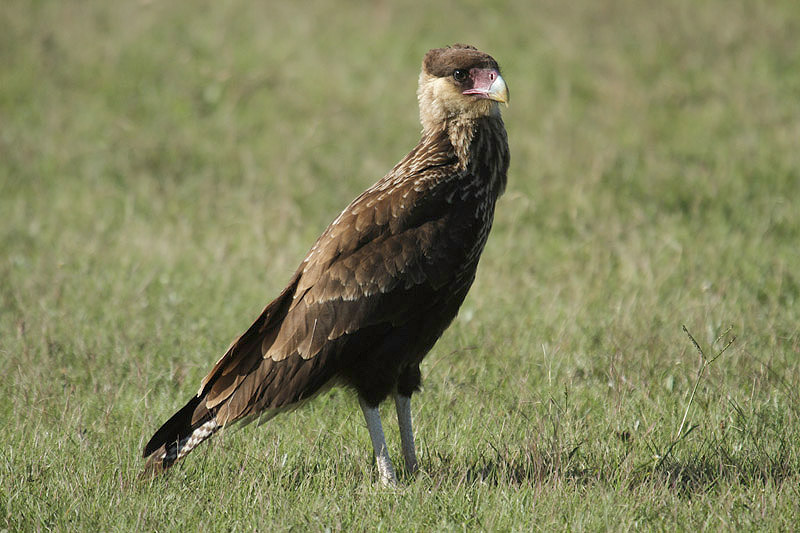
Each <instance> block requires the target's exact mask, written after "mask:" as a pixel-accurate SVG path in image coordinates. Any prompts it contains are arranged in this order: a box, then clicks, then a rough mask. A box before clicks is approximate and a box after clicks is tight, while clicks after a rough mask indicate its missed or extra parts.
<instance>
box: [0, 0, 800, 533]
mask: <svg viewBox="0 0 800 533" xmlns="http://www.w3.org/2000/svg"><path fill="white" fill-rule="evenodd" d="M484 4H485V3H484V2H468V3H467V4H466V5H458V4H455V3H451V2H441V3H436V4H435V5H436V7H433V6H429V7H426V8H424V9H422V8H420V7H418V6H415V5H414V4H413V3H386V2H384V3H377V4H375V5H371V6H368V7H364V6H362V4H361V3H356V2H347V3H345V2H341V3H333V2H321V1H318V2H312V3H310V4H308V3H305V4H303V6H302V7H300V4H299V3H298V5H297V6H295V5H294V3H291V2H274V3H269V6H267V4H266V3H265V5H255V3H251V2H241V1H235V2H227V3H226V2H198V3H191V4H189V3H174V2H146V1H141V2H125V3H120V2H116V3H115V2H101V1H98V0H91V1H86V2H53V1H44V0H42V1H23V0H11V1H10V2H6V3H5V4H4V5H3V8H2V9H0V27H2V28H3V30H2V31H0V217H1V218H2V223H0V372H2V376H3V379H2V380H1V381H0V400H2V401H0V530H2V529H4V528H5V529H8V530H10V531H17V530H21V531H22V530H24V531H36V530H58V531H75V530H92V531H94V530H100V531H131V530H139V531H150V530H159V531H172V530H174V531H247V530H259V531H266V530H290V529H293V530H296V531H305V530H312V531H315V530H316V531H321V530H325V529H330V530H334V531H335V530H342V531H357V530H367V529H368V530H375V529H379V530H389V529H394V530H398V531H407V530H412V531H413V530H419V531H431V530H436V531H442V530H444V531H448V530H500V531H511V530H516V531H528V530H537V529H538V530H546V531H550V530H574V531H579V530H585V531H597V530H613V531H617V530H629V529H643V530H680V531H683V530H697V529H701V528H703V529H705V528H709V529H726V530H739V529H741V530H754V529H760V530H789V529H793V528H794V527H796V524H797V523H799V522H800V503H798V502H800V490H799V489H798V487H799V486H800V395H799V394H798V390H800V266H798V265H800V209H798V199H800V150H798V147H799V146H800V105H799V104H798V99H799V98H800V47H798V45H797V37H798V35H800V7H798V4H797V3H796V2H793V1H790V0H786V1H774V2H750V1H744V0H709V1H707V2H694V1H690V0H676V1H673V2H661V1H655V0H654V1H644V2H630V1H624V0H609V1H606V2H594V1H590V0H580V1H577V2H556V1H544V2H536V3H532V2H525V1H520V2H514V3H499V2H498V3H496V4H494V5H491V6H486V5H484ZM458 41H466V42H470V43H473V44H476V45H477V46H479V47H481V48H483V49H485V50H487V51H489V52H490V53H492V54H493V55H494V56H495V57H496V58H497V59H498V61H499V62H500V63H501V65H502V66H503V68H504V77H505V78H506V80H507V81H508V84H509V86H510V89H511V96H512V101H511V106H510V107H509V108H508V109H507V110H504V113H505V117H506V124H507V127H508V132H509V138H510V142H511V149H512V166H511V170H510V175H509V188H508V192H507V193H506V195H505V196H504V197H503V198H502V199H501V201H500V204H499V206H498V211H497V219H496V222H495V228H494V230H493V234H492V236H491V238H490V241H489V244H488V246H487V249H486V251H485V253H484V257H483V260H482V263H481V268H480V269H479V273H478V280H477V282H476V284H475V286H474V288H473V290H472V292H471V293H470V296H469V297H468V299H467V301H466V303H465V306H464V308H463V309H462V312H461V314H460V316H459V318H458V319H457V320H456V322H455V323H454V324H453V326H452V327H451V328H450V330H448V332H447V333H446V334H445V336H444V337H443V338H442V340H441V341H440V342H439V343H438V344H437V346H436V347H435V349H434V350H433V352H432V353H431V354H430V356H429V357H428V358H427V359H426V362H425V364H424V366H423V374H424V380H425V390H424V392H423V393H422V394H420V395H418V396H416V397H415V402H414V405H413V411H414V416H415V419H416V435H417V441H418V446H419V448H420V459H421V468H422V470H421V472H420V473H419V475H418V476H417V477H416V478H415V479H408V478H404V479H402V480H401V481H402V488H401V489H398V490H386V489H382V488H380V487H379V486H377V485H376V482H375V479H376V476H375V472H374V468H373V467H372V463H371V448H370V444H369V438H368V435H367V432H366V429H365V427H364V422H363V420H362V418H361V414H360V411H359V409H358V407H357V403H356V401H355V398H354V397H353V395H352V394H351V393H350V392H348V391H345V390H336V391H334V392H332V393H330V394H328V395H325V396H323V397H321V398H319V399H317V400H316V401H315V402H314V403H312V404H310V405H308V406H307V407H304V408H303V409H301V410H299V411H297V412H294V413H291V414H289V415H285V416H282V417H279V418H278V419H276V420H274V421H272V422H270V423H269V424H267V425H265V426H261V427H255V426H250V427H247V428H245V429H243V430H241V431H228V432H226V433H225V434H223V435H222V436H221V437H220V438H217V439H214V441H213V442H212V443H211V444H210V445H208V446H205V447H204V448H203V449H201V450H198V451H197V452H196V453H194V454H192V456H190V457H189V459H188V460H187V461H185V462H184V463H183V464H182V465H181V466H180V467H178V468H176V469H174V471H173V472H172V473H171V474H170V475H169V476H166V477H164V478H161V479H158V480H155V481H154V482H152V483H141V482H139V481H138V480H137V477H136V476H137V474H138V472H139V471H140V469H141V466H142V461H141V459H140V453H141V449H142V446H143V444H144V442H145V441H146V440H147V439H148V438H149V437H150V435H151V434H152V432H153V431H154V430H155V429H156V427H157V426H158V425H159V424H160V423H161V422H163V421H164V420H165V418H166V417H167V416H169V415H170V414H172V412H173V411H174V410H175V409H176V408H177V407H179V406H180V405H182V402H184V401H185V400H186V399H188V397H189V396H190V395H191V394H193V393H194V392H195V390H196V388H197V385H198V383H199V380H200V379H201V377H202V376H203V375H204V374H205V372H206V371H207V370H208V369H209V367H210V365H211V364H212V363H213V362H214V361H215V360H216V358H217V357H218V356H219V355H220V354H221V353H222V351H223V350H224V349H225V348H226V346H227V345H228V343H229V342H230V340H231V339H233V338H234V337H235V336H236V335H238V334H239V333H241V331H242V330H243V329H244V328H245V327H247V326H248V325H249V324H250V321H251V320H252V319H253V318H254V317H255V316H256V315H257V313H258V312H259V311H260V310H261V308H262V307H263V305H265V304H266V303H267V302H268V301H269V299H271V298H272V297H274V296H275V295H276V294H277V293H278V291H279V290H280V289H281V288H282V286H283V284H284V283H285V282H286V281H287V280H288V278H289V276H290V275H291V273H292V272H293V270H294V268H295V267H296V265H297V263H298V262H299V261H300V259H301V258H302V257H303V255H304V254H305V252H306V251H307V249H308V247H309V246H310V245H311V243H312V242H313V240H314V239H315V238H316V236H317V234H318V233H319V232H320V231H321V230H322V229H323V228H324V227H325V226H326V225H327V224H328V223H329V222H330V220H332V219H333V218H334V217H335V216H336V214H337V213H338V212H339V210H340V209H341V208H342V207H344V206H345V205H346V204H347V203H348V202H349V201H350V200H351V199H352V198H353V197H355V195H357V194H358V193H359V192H360V191H361V190H363V189H364V188H365V187H367V186H368V185H370V184H371V183H372V182H374V181H375V180H377V179H378V178H379V177H380V176H382V175H383V174H384V173H385V172H386V171H387V170H388V169H389V168H390V167H391V166H392V165H393V164H394V163H395V162H396V161H397V160H398V159H399V158H400V157H402V156H403V155H404V154H405V152H406V151H407V150H408V149H410V148H411V147H412V146H413V145H414V143H416V141H417V138H418V132H419V125H418V122H417V114H416V113H417V111H416V100H415V94H414V92H415V88H416V77H417V74H418V68H419V63H420V59H421V57H422V55H423V54H424V52H425V51H426V50H427V49H429V48H432V47H437V46H441V45H444V44H448V43H452V42H458ZM683 325H685V326H686V328H687V329H688V331H689V332H690V333H691V335H692V336H693V337H694V338H695V339H697V341H698V343H699V345H700V348H701V349H702V351H703V353H704V355H705V357H706V358H708V359H709V360H710V359H711V358H712V357H714V356H715V355H716V354H719V353H720V352H722V351H723V348H724V347H725V345H726V344H727V343H728V342H729V341H731V340H732V339H733V338H734V336H735V340H734V341H733V343H732V344H731V345H730V346H729V347H728V348H727V350H725V351H724V353H722V354H721V355H720V356H719V358H718V359H716V360H715V361H714V362H713V363H711V364H710V365H709V366H708V368H707V369H705V372H704V373H702V375H700V377H699V378H698V370H699V369H701V365H702V364H703V361H702V359H701V357H700V354H699V353H698V351H697V349H696V348H695V346H694V345H693V343H692V341H691V340H690V338H689V336H687V335H686V333H684V331H683V330H682V326H683ZM729 327H730V328H731V330H730V331H729V332H728V333H727V334H726V333H725V332H726V331H727V330H728V328H729ZM720 335H722V338H721V339H719V340H716V339H717V337H718V336H720ZM696 383H697V384H698V385H697V388H696V392H695V393H694V395H693V396H692V392H693V390H694V387H695V384H696ZM690 398H691V401H690ZM386 407H387V409H385V414H384V423H385V426H386V427H387V430H388V439H389V443H390V447H391V451H392V453H393V456H394V457H395V460H396V461H399V459H400V454H399V436H398V433H397V429H396V424H395V421H394V416H393V413H392V412H391V411H392V409H390V408H389V406H388V405H387V406H386ZM687 408H688V411H687ZM685 413H688V414H687V416H686V423H685V425H684V428H683V432H682V433H681V435H680V436H679V435H677V432H678V429H679V427H681V422H682V420H683V418H684V414H685Z"/></svg>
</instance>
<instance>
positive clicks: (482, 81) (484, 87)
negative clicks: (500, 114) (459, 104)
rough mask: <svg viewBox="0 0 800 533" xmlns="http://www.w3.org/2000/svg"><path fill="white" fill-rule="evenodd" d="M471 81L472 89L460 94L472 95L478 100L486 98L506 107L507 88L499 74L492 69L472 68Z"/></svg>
mask: <svg viewBox="0 0 800 533" xmlns="http://www.w3.org/2000/svg"><path fill="white" fill-rule="evenodd" d="M470 76H471V77H472V80H473V86H472V89H467V90H466V91H464V92H463V93H461V94H474V95H475V96H477V97H479V98H488V99H489V100H494V101H495V102H500V103H502V104H506V105H508V87H507V86H506V82H505V80H504V79H503V77H502V76H500V73H499V72H497V71H496V70H494V69H480V68H474V69H472V70H471V71H470Z"/></svg>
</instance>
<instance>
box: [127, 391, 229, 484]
mask: <svg viewBox="0 0 800 533" xmlns="http://www.w3.org/2000/svg"><path fill="white" fill-rule="evenodd" d="M220 428H221V426H220V425H219V424H217V421H216V419H215V418H214V415H212V414H211V413H210V412H209V411H208V409H206V407H205V402H203V398H200V397H197V396H195V397H193V398H192V399H191V400H189V403H187V404H186V405H184V406H183V408H182V409H181V410H180V411H178V412H177V413H175V414H174V415H172V418H170V419H169V420H167V421H166V422H165V423H164V425H162V426H161V427H160V428H159V429H158V431H156V433H155V435H153V437H152V438H151V439H150V442H148V443H147V444H146V445H145V447H144V454H143V457H145V458H146V459H147V461H146V462H145V465H144V471H143V472H142V474H141V476H142V477H154V476H156V475H158V474H161V473H162V472H164V471H165V470H166V469H167V468H169V467H170V466H172V465H173V464H174V463H175V462H176V461H178V460H179V459H182V458H183V457H184V456H186V454H188V453H189V452H191V451H192V450H193V449H194V448H195V447H197V445H198V444H200V443H201V442H203V441H204V440H206V439H207V438H209V437H210V436H211V435H213V434H214V433H216V432H217V430H218V429H220Z"/></svg>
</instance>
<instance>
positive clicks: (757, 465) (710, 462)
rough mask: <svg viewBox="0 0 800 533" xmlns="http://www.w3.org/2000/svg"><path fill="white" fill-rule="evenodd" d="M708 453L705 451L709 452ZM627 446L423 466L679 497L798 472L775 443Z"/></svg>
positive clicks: (784, 478)
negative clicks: (658, 453)
mask: <svg viewBox="0 0 800 533" xmlns="http://www.w3.org/2000/svg"><path fill="white" fill-rule="evenodd" d="M709 452H710V453H709ZM634 455H636V456H640V457H641V456H642V453H641V450H638V451H636V452H635V453H634V450H632V449H630V448H629V449H628V450H627V451H626V452H623V453H622V454H621V455H620V456H619V457H616V458H615V459H613V460H608V458H607V457H600V456H597V457H591V456H585V455H584V454H582V453H581V445H577V446H574V447H571V448H570V447H567V448H564V449H560V450H558V451H557V452H555V453H554V452H553V451H552V450H546V451H545V450H537V449H535V448H530V449H517V450H510V449H502V450H500V449H496V448H493V447H492V448H491V451H490V452H488V453H485V454H482V455H481V456H480V457H478V458H477V459H475V460H473V461H471V462H468V463H467V464H466V465H465V464H464V462H463V459H461V460H455V459H453V458H452V457H449V456H447V455H444V454H440V453H435V454H434V456H433V457H432V458H431V460H430V461H428V464H427V465H425V467H426V468H425V469H426V470H427V472H428V473H429V474H430V475H431V477H432V478H433V479H434V480H435V479H436V478H444V479H443V480H442V481H443V482H444V483H447V482H448V481H446V480H449V482H454V483H456V484H459V483H467V484H472V483H486V484H490V485H494V486H498V487H501V486H518V487H522V486H550V487H552V486H559V485H565V484H566V485H575V486H590V485H595V484H601V485H607V486H615V487H618V488H620V489H627V490H633V491H637V490H640V489H648V488H662V489H668V490H671V491H675V492H677V493H678V494H679V495H681V496H682V497H687V498H691V497H692V496H693V495H697V494H702V493H706V492H709V491H711V490H713V489H714V487H716V486H717V485H719V484H721V483H722V484H726V485H738V486H743V487H748V486H757V485H767V486H772V487H780V486H782V485H783V484H784V483H786V482H791V483H794V482H795V480H797V479H798V475H799V474H800V468H798V464H797V455H796V454H795V453H793V452H792V450H791V447H789V446H788V444H787V443H785V442H781V443H780V444H779V445H778V446H777V447H776V448H775V449H774V450H773V452H772V453H766V452H763V451H761V452H755V451H754V452H753V453H750V454H748V453H740V454H737V455H734V454H731V453H730V450H728V449H726V448H724V447H716V448H713V449H705V450H703V451H701V452H699V453H696V454H694V455H688V456H686V457H683V456H682V455H679V456H678V457H677V458H669V459H667V460H665V461H661V460H660V458H652V459H650V460H646V461H641V462H640V463H639V464H635V463H634V459H633V456H634Z"/></svg>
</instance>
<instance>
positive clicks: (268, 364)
mask: <svg viewBox="0 0 800 533" xmlns="http://www.w3.org/2000/svg"><path fill="white" fill-rule="evenodd" d="M418 98H419V108H420V121H421V122H422V139H421V140H420V141H419V144H418V145H417V146H416V147H415V148H414V149H413V150H411V152H410V153H409V154H408V155H407V156H405V157H404V158H403V160H402V161H400V162H399V163H398V164H397V165H396V166H395V167H394V168H393V169H392V170H391V171H390V172H389V173H388V174H387V175H386V176H385V177H384V178H383V179H381V180H380V181H378V182H377V183H376V184H375V185H373V186H372V187H370V188H369V189H367V190H366V191H364V193H362V194H361V195H360V196H359V197H358V198H356V199H355V200H354V201H353V202H352V203H351V204H350V205H349V206H347V208H345V210H344V211H342V213H341V214H340V215H339V216H338V217H337V218H336V220H334V221H333V223H332V224H331V225H330V226H328V228H327V229H326V230H325V231H324V232H323V233H322V236H320V238H319V239H318V240H317V242H316V243H315V244H314V246H312V247H311V250H310V251H309V252H308V255H307V256H306V258H305V259H303V262H302V263H301V264H300V267H299V268H298V269H297V272H295V274H294V276H292V279H291V281H290V282H289V285H288V286H287V287H286V288H285V289H284V290H283V292H282V293H281V294H280V295H279V296H278V297H277V298H276V299H275V300H273V301H272V302H271V303H270V304H269V305H267V307H266V308H265V309H264V311H263V312H262V313H261V316H259V317H258V319H257V320H256V321H255V322H254V323H253V325H252V326H250V328H249V329H248V330H247V331H246V332H245V333H244V334H243V335H242V336H241V337H239V338H238V339H237V340H236V341H235V342H234V343H233V344H232V345H231V347H230V348H228V351H227V352H226V353H225V355H223V356H222V358H221V359H220V360H219V361H217V364H216V365H214V368H213V369H211V372H209V374H208V375H207V376H206V377H205V379H203V381H202V382H201V383H200V390H199V391H198V393H197V396H194V397H193V398H192V399H191V400H189V403H187V404H186V405H185V406H184V407H183V408H182V409H181V410H180V411H178V412H177V413H175V414H174V415H173V416H172V418H170V419H169V420H168V421H167V422H166V423H165V424H164V425H163V426H161V428H159V430H158V431H156V433H155V435H153V438H151V439H150V442H148V443H147V445H146V446H145V447H144V457H146V458H147V463H146V465H145V473H158V472H161V471H163V470H165V469H167V468H169V467H170V466H171V465H172V464H174V463H175V461H177V460H179V459H181V458H182V457H184V456H185V455H186V454H188V453H189V452H191V451H192V450H193V449H194V448H195V447H196V446H197V445H198V444H200V443H201V442H203V441H204V440H206V439H207V438H209V437H211V436H212V435H213V434H214V433H215V432H216V431H218V430H220V429H222V428H224V427H225V426H227V425H229V424H232V423H234V422H238V421H249V420H253V419H255V418H258V419H259V420H260V421H265V420H268V419H269V418H271V417H273V416H275V415H276V414H277V413H279V412H281V411H285V410H287V409H291V408H293V407H296V406H298V405H299V404H301V403H302V402H303V401H305V400H308V399H309V398H311V397H312V396H314V395H315V394H317V393H319V392H320V391H322V390H325V389H326V387H327V386H330V385H334V384H342V385H346V386H349V387H351V388H352V389H355V391H356V393H357V395H358V400H359V403H360V404H361V409H362V410H363V412H364V418H365V419H366V422H367V429H368V430H369V435H370V438H371V439H372V446H373V449H374V451H375V457H376V461H377V466H378V472H379V475H380V479H381V481H382V482H383V483H385V484H394V483H395V482H396V478H395V473H394V468H393V466H392V462H391V460H390V459H389V454H388V451H387V448H386V440H385V438H384V435H383V428H382V426H381V419H380V414H379V412H378V404H380V403H381V402H382V401H383V400H384V399H386V397H387V396H389V394H392V395H393V396H394V401H395V406H396V407H397V418H398V423H399V426H400V435H401V439H402V449H403V456H404V458H405V464H406V468H407V469H408V470H409V471H410V472H414V471H415V470H416V469H417V458H416V452H415V450H414V437H413V433H412V430H411V409H410V406H411V395H412V394H413V393H414V392H415V391H417V390H418V389H419V386H420V379H421V377H420V370H419V364H420V362H421V361H422V358H423V357H425V354H427V353H428V351H429V350H430V349H431V348H432V347H433V345H434V343H435V342H436V340H437V339H438V338H439V337H440V336H441V335H442V333H443V332H444V330H445V328H447V326H448V325H449V324H450V322H452V320H453V318H455V316H456V313H457V312H458V308H459V307H460V306H461V303H462V302H463V301H464V297H465V296H466V295H467V291H468V290H469V288H470V285H472V281H473V280H474V279H475V270H476V268H477V266H478V259H479V258H480V255H481V252H482V251H483V247H484V244H485V243H486V238H487V237H488V236H489V230H490V229H491V227H492V219H493V217H494V206H495V202H496V201H497V197H498V196H499V195H500V194H501V193H502V192H503V189H504V188H505V185H506V171H507V169H508V161H509V152H508V140H507V138H506V131H505V127H504V126H503V120H502V119H501V117H500V109H499V107H498V102H507V100H508V89H507V88H506V84H505V82H504V81H503V78H501V77H500V68H499V67H498V65H497V62H496V61H495V60H494V59H492V58H491V57H490V56H489V55H487V54H484V53H483V52H480V51H478V50H477V49H475V48H474V47H472V46H466V45H462V44H456V45H453V46H452V47H448V48H437V49H435V50H431V51H430V52H428V53H427V54H426V55H425V58H424V60H423V62H422V73H421V74H420V77H419V89H418Z"/></svg>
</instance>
